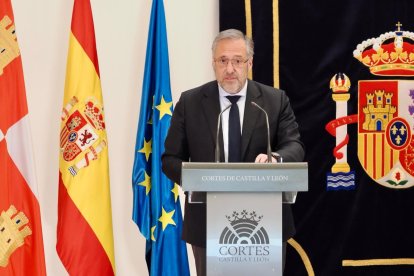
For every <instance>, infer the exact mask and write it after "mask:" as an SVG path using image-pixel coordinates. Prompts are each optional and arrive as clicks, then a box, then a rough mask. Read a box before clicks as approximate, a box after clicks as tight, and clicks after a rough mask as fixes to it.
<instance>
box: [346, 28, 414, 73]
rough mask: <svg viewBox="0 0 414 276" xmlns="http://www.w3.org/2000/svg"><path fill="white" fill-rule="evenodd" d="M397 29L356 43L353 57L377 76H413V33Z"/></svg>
mask: <svg viewBox="0 0 414 276" xmlns="http://www.w3.org/2000/svg"><path fill="white" fill-rule="evenodd" d="M396 26H397V30H395V31H394V32H387V33H384V34H382V35H380V36H379V37H377V38H371V39H368V40H365V41H363V42H362V43H360V44H358V46H357V47H356V49H355V50H354V57H355V58H356V59H358V60H359V61H360V62H362V64H364V65H365V66H367V67H369V69H370V72H371V73H372V74H374V75H379V76H414V33H413V32H407V31H403V30H402V29H401V27H402V24H401V23H400V22H398V23H397V24H396Z"/></svg>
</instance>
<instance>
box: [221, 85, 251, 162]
mask: <svg viewBox="0 0 414 276" xmlns="http://www.w3.org/2000/svg"><path fill="white" fill-rule="evenodd" d="M246 92H247V80H246V83H245V84H244V86H243V88H242V89H241V90H240V92H239V93H237V94H230V93H227V92H226V91H224V89H223V88H222V87H221V86H220V84H219V98H220V108H221V110H223V109H225V108H226V107H227V106H229V105H230V104H231V102H230V101H229V100H228V99H227V98H226V96H241V97H240V99H239V100H238V101H237V106H238V107H239V115H240V129H241V131H243V118H244V105H245V104H246ZM229 112H230V108H229V109H228V110H226V111H225V112H223V114H221V127H222V130H223V143H224V149H223V150H224V160H225V162H228V153H229ZM240 135H241V133H240Z"/></svg>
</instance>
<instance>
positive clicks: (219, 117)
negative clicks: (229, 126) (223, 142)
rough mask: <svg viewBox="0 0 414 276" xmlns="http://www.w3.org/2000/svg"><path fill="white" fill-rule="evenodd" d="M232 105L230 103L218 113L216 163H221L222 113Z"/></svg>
mask: <svg viewBox="0 0 414 276" xmlns="http://www.w3.org/2000/svg"><path fill="white" fill-rule="evenodd" d="M231 106H232V104H229V105H228V106H226V107H225V108H224V109H223V110H222V111H221V112H220V114H219V115H218V119H217V132H216V151H215V159H216V163H220V144H219V133H220V122H221V114H223V112H224V111H226V110H227V109H229V108H230V107H231Z"/></svg>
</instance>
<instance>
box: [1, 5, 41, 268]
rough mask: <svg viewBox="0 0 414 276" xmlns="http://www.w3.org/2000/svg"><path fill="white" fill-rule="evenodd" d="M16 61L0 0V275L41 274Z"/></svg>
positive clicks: (10, 22) (8, 17)
mask: <svg viewBox="0 0 414 276" xmlns="http://www.w3.org/2000/svg"><path fill="white" fill-rule="evenodd" d="M30 139H31V138H30V128H29V119H28V108H27V102H26V91H25V86H24V78H23V68H22V60H21V56H20V50H19V46H18V44H17V38H16V33H15V25H14V16H13V11H12V6H11V3H10V0H4V1H0V275H46V269H45V257H44V250H43V237H42V227H41V221H40V208H39V201H38V199H37V195H36V194H37V186H36V178H35V173H34V169H33V168H34V163H33V152H32V147H31V140H30Z"/></svg>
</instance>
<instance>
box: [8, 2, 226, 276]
mask: <svg viewBox="0 0 414 276" xmlns="http://www.w3.org/2000/svg"><path fill="white" fill-rule="evenodd" d="M217 2H218V1H203V0H175V1H172V0H164V4H165V12H166V19H167V33H168V42H169V57H170V70H171V86H172V93H173V99H174V103H175V102H176V101H177V100H178V97H179V95H180V93H181V92H182V91H184V90H187V89H190V88H192V87H195V86H198V85H200V84H202V83H204V82H207V81H209V80H212V79H213V78H214V74H213V72H212V68H211V52H210V46H211V42H212V40H213V37H214V35H215V34H216V33H217V31H218V28H219V27H218V3H217ZM151 3H152V1H151V0H147V1H143V0H141V1H139V0H135V1H134V0H117V1H112V0H91V5H92V11H93V16H94V20H95V32H96V43H97V50H98V56H99V65H100V72H101V82H102V91H103V97H104V104H105V111H106V124H107V134H108V140H109V162H110V177H111V195H112V213H113V226H114V242H115V258H116V270H117V275H128V276H129V275H148V273H147V269H146V264H145V259H144V251H145V241H144V239H143V237H142V236H141V234H140V233H139V230H138V227H136V225H135V224H134V223H133V222H132V220H131V216H132V215H131V214H132V188H131V174H132V163H133V156H134V146H135V145H134V144H135V135H136V130H137V122H138V114H139V106H140V102H141V98H140V97H141V96H140V94H141V87H142V78H143V69H144V62H145V50H146V40H147V32H148V22H149V15H150V10H151ZM12 4H13V10H14V15H15V25H16V30H17V36H18V41H19V45H20V49H21V54H22V59H23V69H24V74H25V80H26V91H27V100H28V105H29V114H30V119H31V128H32V137H33V145H34V151H35V161H36V171H37V179H38V186H39V192H38V193H39V197H40V207H41V213H42V220H43V221H42V222H43V237H44V243H45V254H46V265H47V271H48V275H53V276H55V275H67V273H66V272H65V269H64V268H63V266H62V264H61V262H60V260H59V258H58V256H57V254H56V250H55V244H56V223H57V188H58V169H59V168H58V154H59V151H58V148H59V146H58V141H59V132H60V130H59V128H60V119H59V118H60V111H61V108H62V98H63V88H64V81H65V69H66V58H67V50H68V42H69V31H70V21H71V17H72V7H73V1H63V0H49V1H47V0H36V1H27V0H12ZM181 201H183V198H181ZM189 256H192V253H191V251H190V252H189ZM190 268H191V273H192V275H195V268H194V264H193V259H192V257H191V258H190Z"/></svg>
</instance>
